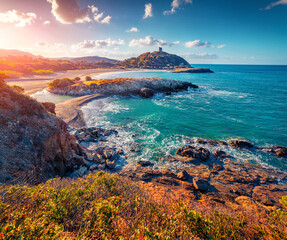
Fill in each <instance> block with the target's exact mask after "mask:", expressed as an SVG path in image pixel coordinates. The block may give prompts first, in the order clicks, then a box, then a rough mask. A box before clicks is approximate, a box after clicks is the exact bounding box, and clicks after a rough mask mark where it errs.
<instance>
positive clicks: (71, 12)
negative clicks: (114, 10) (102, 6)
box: [47, 0, 112, 24]
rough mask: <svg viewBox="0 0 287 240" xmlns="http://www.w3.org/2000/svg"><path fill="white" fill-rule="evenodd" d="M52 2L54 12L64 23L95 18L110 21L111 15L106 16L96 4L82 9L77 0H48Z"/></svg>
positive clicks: (97, 20) (103, 21) (90, 20)
mask: <svg viewBox="0 0 287 240" xmlns="http://www.w3.org/2000/svg"><path fill="white" fill-rule="evenodd" d="M47 1H48V2H49V3H51V4H52V14H53V15H54V16H55V17H56V19H57V21H59V22H61V23H63V24H71V23H85V22H92V21H93V20H94V21H96V22H98V23H110V20H111V18H112V17H111V16H106V17H104V13H100V12H99V9H98V8H97V7H95V6H94V5H91V6H88V7H86V8H83V9H81V8H80V6H79V4H78V2H77V0H47Z"/></svg>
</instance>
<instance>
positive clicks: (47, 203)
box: [0, 172, 287, 240]
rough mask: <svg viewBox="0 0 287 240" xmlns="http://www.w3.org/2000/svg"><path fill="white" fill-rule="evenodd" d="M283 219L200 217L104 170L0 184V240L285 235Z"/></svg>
mask: <svg viewBox="0 0 287 240" xmlns="http://www.w3.org/2000/svg"><path fill="white" fill-rule="evenodd" d="M282 204H283V205H285V207H287V197H285V198H283V199H282ZM286 220H287V216H286V212H284V211H283V210H278V211H277V212H275V213H273V214H270V216H269V218H268V220H267V223H265V224H264V225H263V224H260V225H258V224H257V225H254V223H250V222H248V221H247V219H246V218H245V217H243V216H236V217H230V216H227V215H222V214H219V213H217V212H214V213H211V214H210V215H209V216H204V215H202V214H201V213H198V212H196V211H194V210H193V209H192V208H191V207H190V205H189V203H188V202H176V201H171V200H170V199H166V200H163V201H161V202H159V201H158V200H156V199H153V196H151V195H150V194H149V193H148V192H145V191H144V189H143V188H142V187H141V186H140V185H138V184H136V183H133V182H131V181H130V180H127V179H124V178H120V177H118V176H116V175H110V174H105V173H103V172H99V173H97V174H96V175H89V176H87V177H85V178H80V179H77V180H71V179H62V180H61V179H52V180H49V181H48V182H46V183H43V184H40V185H37V186H30V187H29V186H18V185H14V186H13V185H12V186H5V185H3V186H1V187H0V239H118V240H123V239H137V240H144V239H145V240H148V239H286V222H287V221H286ZM284 231H285V232H284Z"/></svg>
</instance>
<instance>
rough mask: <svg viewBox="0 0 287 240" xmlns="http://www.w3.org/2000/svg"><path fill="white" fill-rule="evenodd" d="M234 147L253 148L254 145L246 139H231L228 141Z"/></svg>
mask: <svg viewBox="0 0 287 240" xmlns="http://www.w3.org/2000/svg"><path fill="white" fill-rule="evenodd" d="M228 143H229V144H230V145H231V146H233V147H235V148H253V147H254V145H253V144H252V143H250V142H248V141H246V140H239V139H233V140H230V141H229V142H228Z"/></svg>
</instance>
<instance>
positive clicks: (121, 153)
mask: <svg viewBox="0 0 287 240" xmlns="http://www.w3.org/2000/svg"><path fill="white" fill-rule="evenodd" d="M117 153H118V154H120V155H124V154H125V153H124V150H123V149H118V150H117Z"/></svg>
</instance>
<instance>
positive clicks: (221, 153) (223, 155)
mask: <svg viewBox="0 0 287 240" xmlns="http://www.w3.org/2000/svg"><path fill="white" fill-rule="evenodd" d="M212 154H213V155H214V157H216V158H218V159H221V158H226V153H225V152H224V151H221V150H215V151H214V152H212Z"/></svg>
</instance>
